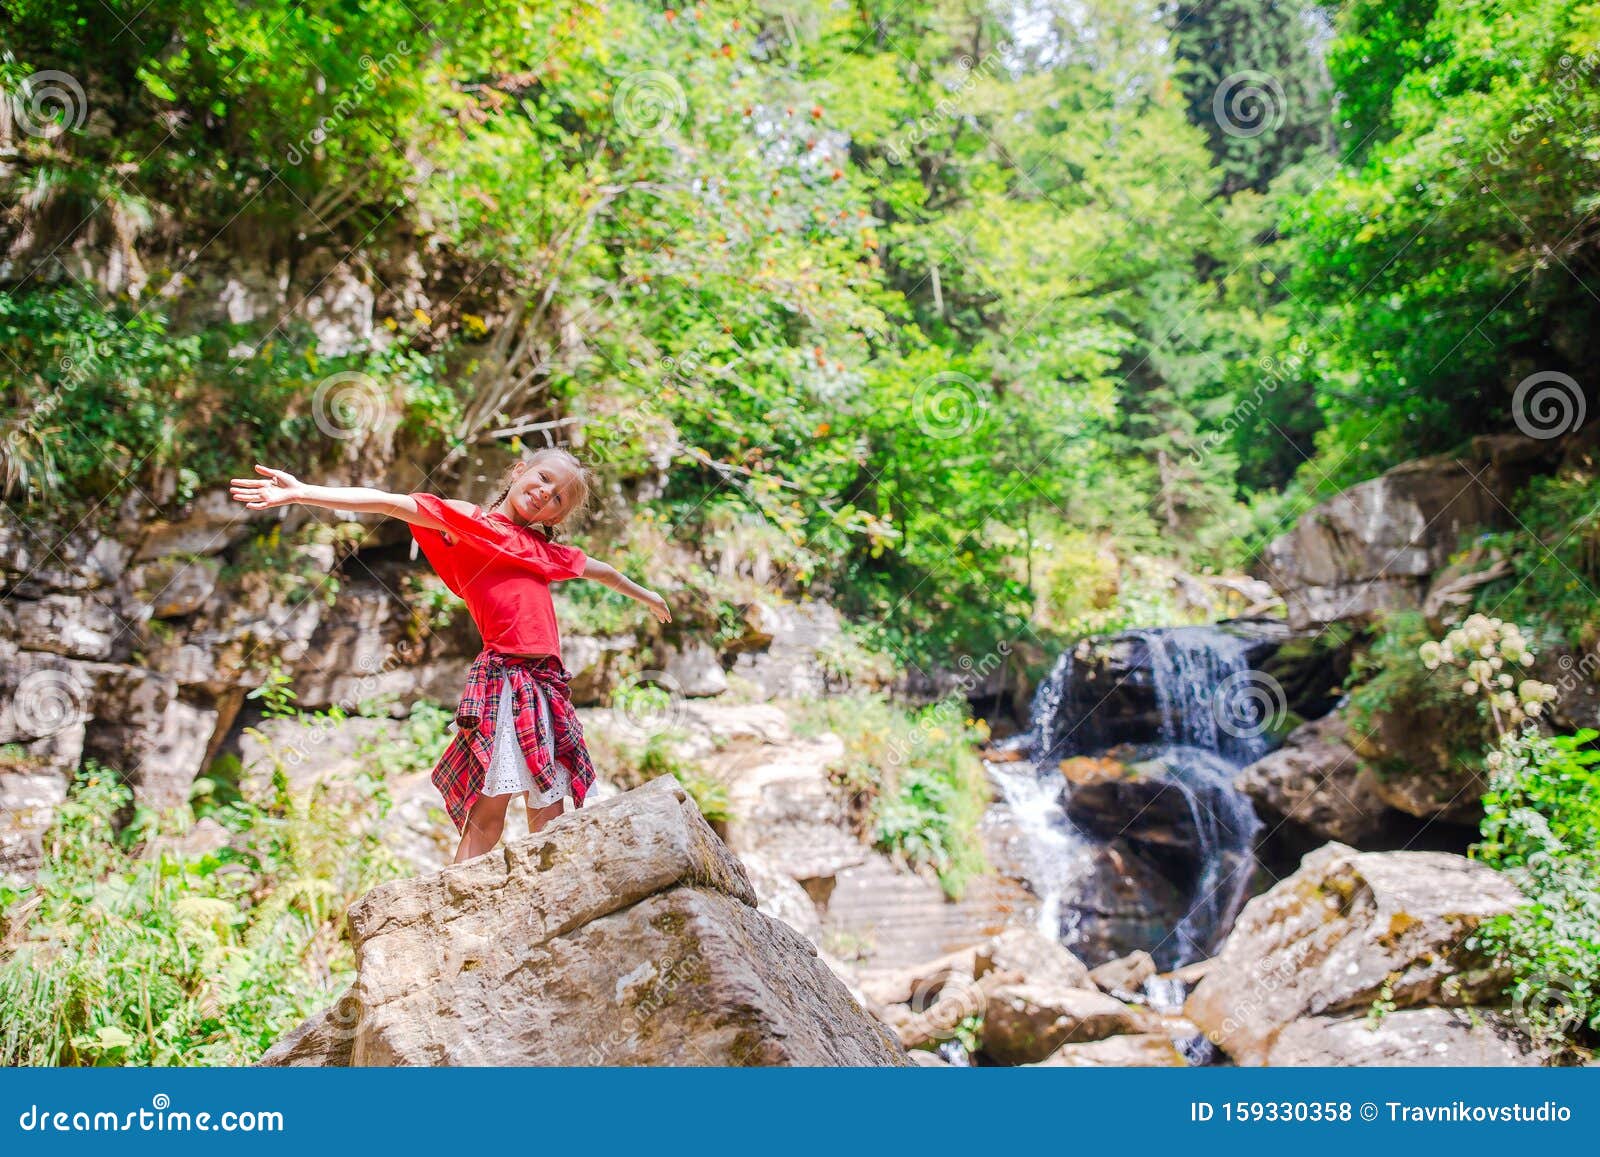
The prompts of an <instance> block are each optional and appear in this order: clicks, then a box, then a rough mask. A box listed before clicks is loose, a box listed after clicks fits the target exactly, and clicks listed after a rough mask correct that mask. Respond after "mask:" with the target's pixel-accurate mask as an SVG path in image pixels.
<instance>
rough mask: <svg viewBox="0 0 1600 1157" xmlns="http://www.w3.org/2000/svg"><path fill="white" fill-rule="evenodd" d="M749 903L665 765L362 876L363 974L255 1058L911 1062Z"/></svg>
mask: <svg viewBox="0 0 1600 1157" xmlns="http://www.w3.org/2000/svg"><path fill="white" fill-rule="evenodd" d="M755 903H756V897H755V894H754V892H753V891H752V889H751V887H750V883H749V881H748V879H747V878H746V877H745V873H744V870H743V868H742V867H741V866H740V864H739V862H738V861H737V860H736V859H734V858H733V856H732V855H731V854H730V853H729V852H728V850H727V848H726V847H725V846H724V845H723V844H722V842H721V841H720V840H718V839H717V838H716V836H715V834H714V833H713V832H712V831H711V829H710V827H709V826H708V825H707V824H706V823H705V821H704V820H703V819H702V818H701V817H700V814H699V812H698V811H697V810H696V809H695V807H694V804H693V802H692V801H691V800H690V799H689V797H688V796H687V794H686V793H685V792H684V791H683V789H682V788H681V787H679V786H678V785H677V783H676V781H675V780H673V779H672V778H671V777H668V776H663V777H661V778H659V779H656V780H652V781H651V782H649V783H647V784H646V785H644V786H643V787H640V788H637V789H636V790H634V791H631V792H627V793H624V794H622V795H620V796H617V797H614V798H613V799H610V800H605V801H602V802H601V803H598V804H594V805H591V806H590V807H586V808H583V809H580V810H578V811H574V812H570V813H568V814H567V815H565V816H562V817H561V818H560V819H557V820H556V821H554V822H553V823H552V824H550V826H549V827H547V828H546V829H545V830H544V831H542V832H540V833H538V834H536V835H533V836H529V837H527V838H525V839H522V840H519V841H516V842H514V843H512V844H508V845H506V846H505V847H504V848H503V849H502V850H498V851H495V852H491V853H488V854H486V855H483V856H479V857H477V858H476V859H473V860H470V861H468V862H467V863H465V864H459V865H452V866H451V867H448V868H446V869H444V871H442V872H439V873H437V874H435V875H431V876H424V877H419V878H415V879H410V880H400V881H394V882H391V883H388V884H384V885H381V886H380V887H378V888H375V889H373V890H372V891H371V892H369V893H368V894H367V895H366V896H364V897H363V898H362V899H361V900H360V901H358V902H357V903H356V904H355V905H354V906H352V908H351V910H350V934H351V939H352V941H353V943H354V945H355V949H356V957H357V962H358V979H357V982H356V984H355V986H354V988H353V990H352V992H351V994H349V996H348V998H347V1000H346V1002H345V1003H344V1006H343V1009H344V1010H343V1012H342V1013H341V1012H338V1011H337V1010H336V1011H335V1013H334V1014H323V1015H321V1016H319V1017H314V1018H312V1023H310V1024H308V1025H307V1026H303V1029H302V1030H300V1031H297V1032H296V1033H294V1034H291V1035H290V1036H289V1037H287V1038H285V1039H284V1040H283V1041H281V1042H280V1043H279V1044H278V1045H277V1046H275V1047H274V1048H273V1049H271V1050H269V1051H268V1053H267V1055H266V1056H264V1057H263V1058H262V1060H261V1062H260V1063H262V1064H297V1063H308V1062H320V1063H326V1064H339V1063H349V1064H353V1065H530V1064H627V1065H768V1064H805V1065H905V1064H908V1063H909V1062H908V1061H907V1060H906V1058H905V1056H904V1053H903V1052H902V1050H901V1049H900V1047H899V1045H898V1044H897V1043H896V1042H895V1041H894V1039H893V1037H892V1036H891V1035H890V1034H889V1033H888V1031H887V1030H886V1029H885V1028H884V1027H883V1026H882V1025H880V1024H878V1023H877V1022H876V1021H874V1020H873V1019H872V1018H870V1017H869V1016H868V1015H867V1014H866V1013H865V1012H863V1011H862V1009H861V1008H860V1006H859V1005H857V1004H856V1002H855V1001H854V1000H853V999H851V997H850V994H849V993H848V992H847V991H846V990H845V988H844V986H843V985H842V984H841V983H840V982H839V981H838V980H837V979H836V978H835V977H834V976H833V975H832V973H830V972H829V971H828V969H827V968H826V967H825V966H824V965H823V963H822V962H821V961H820V960H819V959H818V958H817V955H816V952H815V949H813V948H812V947H811V945H809V944H808V943H806V941H805V940H804V939H803V938H801V937H800V935H799V934H797V933H796V932H794V931H793V930H792V929H790V928H789V927H788V926H787V925H785V924H783V923H781V922H779V921H776V920H773V919H771V918H769V917H767V916H764V915H762V914H761V913H760V912H758V911H757V910H756V908H755ZM352 1002H353V1003H352ZM340 1025H343V1026H346V1027H345V1028H344V1029H343V1031H340V1027H339V1026H340Z"/></svg>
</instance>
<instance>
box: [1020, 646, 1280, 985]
mask: <svg viewBox="0 0 1600 1157" xmlns="http://www.w3.org/2000/svg"><path fill="white" fill-rule="evenodd" d="M1096 642H1098V643H1099V644H1100V647H1099V650H1100V659H1099V660H1098V662H1099V666H1098V667H1097V666H1096V660H1094V659H1093V656H1094V654H1095V651H1094V650H1093V649H1092V648H1091V649H1089V650H1085V651H1083V652H1082V653H1079V654H1076V655H1075V654H1074V652H1073V651H1070V650H1069V651H1067V652H1065V653H1063V654H1062V655H1061V656H1060V658H1059V659H1058V660H1057V662H1056V665H1055V667H1054V668H1053V669H1052V670H1051V672H1050V675H1049V677H1048V678H1047V679H1045V680H1044V681H1043V682H1042V683H1041V684H1040V685H1039V688H1038V690H1037V691H1036V692H1035V695H1034V698H1033V703H1032V711H1031V718H1030V721H1029V723H1030V726H1029V730H1028V731H1027V732H1026V733H1025V734H1024V735H1022V736H1019V737H1018V738H1017V739H1016V740H1014V741H1013V742H1012V743H1011V744H1008V745H1007V746H1009V747H1011V748H1012V749H1013V750H1015V751H1018V752H1026V753H1027V754H1028V756H1029V757H1030V760H1031V761H1030V762H1015V763H1009V764H998V763H997V764H990V765H989V772H990V776H991V778H992V779H993V780H994V781H995V783H996V786H997V787H998V788H999V789H1000V793H1001V796H1002V798H1003V800H1004V804H1003V806H1004V807H1005V808H1006V809H1007V810H1008V811H1009V813H1010V814H1011V816H1012V818H1013V821H1014V822H1015V824H1016V826H1017V827H1018V829H1019V830H1020V831H1021V832H1022V833H1023V835H1024V838H1025V840H1026V843H1027V845H1028V846H1027V855H1026V857H1025V859H1026V860H1027V861H1029V880H1030V883H1031V884H1032V885H1033V886H1034V890H1035V891H1036V892H1037V893H1038V895H1039V897H1040V900H1041V909H1042V910H1041V914H1040V923H1041V925H1042V926H1043V927H1045V928H1046V929H1047V930H1048V931H1050V932H1051V933H1052V934H1055V935H1059V936H1061V938H1062V939H1063V940H1064V941H1065V942H1068V943H1071V942H1072V939H1073V936H1074V928H1073V923H1072V915H1073V913H1074V911H1075V909H1073V907H1072V901H1073V899H1074V897H1075V896H1076V894H1077V889H1078V888H1079V886H1080V885H1081V884H1082V882H1083V880H1084V879H1085V878H1086V877H1087V875H1088V874H1089V872H1090V871H1091V870H1092V866H1093V860H1094V857H1095V856H1096V855H1097V854H1099V852H1098V848H1099V845H1100V843H1101V842H1102V841H1099V840H1097V839H1096V838H1095V837H1094V836H1092V835H1088V834H1086V833H1085V832H1084V831H1080V830H1079V828H1078V827H1077V826H1075V825H1074V824H1073V823H1072V821H1071V820H1070V819H1068V817H1067V816H1066V814H1065V813H1064V809H1063V807H1062V779H1061V776H1060V774H1059V772H1058V771H1057V770H1056V764H1057V762H1058V761H1059V760H1061V759H1063V758H1066V757H1068V756H1073V755H1092V754H1096V753H1098V752H1101V751H1104V750H1105V749H1107V748H1108V747H1110V746H1113V745H1117V747H1118V752H1117V754H1118V755H1119V756H1121V757H1124V758H1125V757H1126V756H1127V755H1128V754H1129V753H1130V752H1131V753H1132V754H1134V755H1135V756H1136V758H1137V759H1139V760H1141V761H1144V762H1145V764H1146V765H1156V764H1159V765H1160V771H1161V778H1160V779H1159V780H1155V781H1153V782H1156V783H1157V784H1158V791H1159V792H1165V791H1167V790H1173V791H1176V792H1177V793H1178V794H1179V796H1180V797H1181V799H1182V803H1183V806H1182V808H1168V809H1166V810H1167V811H1170V812H1171V814H1172V815H1173V816H1174V817H1181V816H1182V814H1183V813H1184V812H1185V811H1186V812H1187V816H1188V822H1189V825H1191V826H1192V839H1193V847H1192V849H1191V850H1192V854H1193V856H1194V858H1195V862H1196V864H1197V869H1196V871H1195V872H1194V875H1193V877H1192V878H1191V879H1186V880H1183V881H1175V883H1180V884H1181V885H1182V886H1183V887H1184V888H1185V892H1186V894H1187V895H1188V897H1189V900H1188V901H1187V904H1188V907H1187V910H1186V911H1184V912H1183V915H1182V917H1181V919H1178V920H1177V922H1176V924H1175V925H1174V926H1172V927H1171V928H1170V932H1169V934H1168V936H1167V937H1166V939H1165V940H1163V941H1162V943H1161V944H1159V945H1145V946H1144V947H1146V948H1147V949H1149V950H1150V951H1152V952H1154V953H1155V954H1156V955H1157V957H1158V959H1163V960H1166V961H1169V962H1170V963H1169V964H1168V967H1176V966H1177V965H1181V964H1184V963H1187V962H1189V961H1193V960H1197V959H1201V958H1203V957H1205V956H1208V955H1210V954H1211V953H1212V952H1213V951H1214V950H1215V948H1216V945H1217V942H1218V941H1219V940H1220V938H1221V936H1222V935H1223V934H1225V933H1226V931H1227V929H1228V927H1229V926H1230V925H1231V923H1232V920H1233V918H1234V917H1235V916H1236V915H1237V913H1238V909H1239V907H1240V906H1242V904H1243V903H1244V900H1245V899H1246V893H1247V891H1248V888H1249V881H1250V875H1251V871H1252V869H1253V867H1254V857H1253V852H1252V847H1253V841H1254V837H1255V833H1256V831H1257V829H1258V828H1259V823H1260V821H1259V820H1258V819H1257V818H1256V815H1255V811H1254V809H1253V807H1252V806H1251V804H1250V801H1249V800H1248V799H1247V798H1246V797H1245V796H1244V795H1243V794H1242V793H1241V792H1239V791H1238V790H1237V789H1235V787H1234V786H1233V778H1234V775H1235V773H1236V772H1237V771H1238V770H1239V768H1241V767H1243V766H1244V765H1245V764H1247V763H1250V762H1252V761H1254V760H1256V759H1259V758H1260V757H1261V756H1262V755H1264V754H1266V752H1267V751H1268V750H1269V749H1270V748H1271V745H1272V735H1271V733H1270V729H1269V725H1270V724H1272V723H1274V722H1276V720H1277V719H1278V718H1280V717H1281V715H1282V713H1283V712H1284V711H1285V710H1286V707H1285V705H1284V704H1283V703H1282V697H1283V693H1282V691H1281V689H1279V688H1278V686H1277V684H1276V683H1275V682H1274V681H1273V680H1272V679H1270V678H1269V677H1267V676H1265V675H1262V674H1261V673H1260V672H1258V671H1256V670H1253V669H1252V658H1251V657H1252V654H1256V655H1259V654H1260V642H1261V641H1260V639H1255V640H1252V639H1251V638H1249V637H1248V636H1244V635H1241V634H1236V633H1233V632H1230V631H1228V630H1225V629H1219V628H1216V627H1171V628H1151V629H1143V630H1136V631H1129V632H1127V633H1125V634H1123V635H1119V636H1115V637H1113V638H1111V639H1109V640H1097V641H1096ZM1112 652H1114V653H1115V658H1114V659H1113V660H1107V659H1106V658H1105V655H1106V654H1108V653H1112ZM1107 671H1111V672H1113V673H1114V674H1115V679H1114V680H1111V679H1107V678H1105V675H1106V673H1107ZM1096 680H1099V681H1098V682H1097V681H1096ZM1119 695H1120V696H1121V697H1122V699H1123V700H1124V701H1123V702H1121V704H1120V706H1118V705H1116V704H1111V705H1110V706H1108V704H1110V702H1111V700H1113V699H1114V698H1115V697H1117V696H1119ZM1130 705H1131V706H1130ZM1114 708H1115V709H1114ZM1124 745H1126V749H1125V748H1124ZM1068 790H1069V791H1070V790H1071V789H1070V787H1069V789H1068Z"/></svg>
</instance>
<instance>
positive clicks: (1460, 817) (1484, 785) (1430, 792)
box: [1372, 764, 1489, 825]
mask: <svg viewBox="0 0 1600 1157" xmlns="http://www.w3.org/2000/svg"><path fill="white" fill-rule="evenodd" d="M1372 790H1373V794H1374V795H1376V796H1377V797H1378V799H1379V800H1380V801H1382V802H1383V803H1384V804H1386V805H1387V806H1389V807H1392V808H1394V809H1395V810H1396V811H1401V812H1405V813H1406V815H1409V816H1416V817H1417V818H1418V819H1424V820H1440V821H1443V822H1444V823H1452V824H1473V825H1475V824H1477V822H1478V821H1479V820H1480V819H1482V818H1483V793H1484V792H1486V791H1488V790H1489V783H1488V781H1487V780H1486V779H1485V778H1484V777H1483V776H1482V775H1480V774H1479V773H1478V772H1475V771H1472V770H1470V769H1468V768H1465V767H1462V766H1461V765H1460V764H1456V765H1454V766H1452V767H1450V768H1448V769H1437V770H1436V769H1433V768H1427V769H1419V768H1410V769H1408V770H1406V771H1397V772H1393V773H1389V774H1379V775H1377V776H1376V777H1374V779H1373V783H1372Z"/></svg>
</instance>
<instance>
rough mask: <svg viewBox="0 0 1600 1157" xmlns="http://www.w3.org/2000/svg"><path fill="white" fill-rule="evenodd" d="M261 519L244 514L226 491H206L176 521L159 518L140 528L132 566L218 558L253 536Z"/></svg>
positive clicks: (257, 515)
mask: <svg viewBox="0 0 1600 1157" xmlns="http://www.w3.org/2000/svg"><path fill="white" fill-rule="evenodd" d="M259 521H262V516H261V515H260V514H259V513H258V512H256V511H253V510H246V509H245V508H244V507H242V506H240V505H239V504H238V503H237V502H234V501H233V499H232V498H230V497H229V495H228V492H227V491H226V490H221V489H219V490H208V491H206V492H205V493H204V494H201V495H199V496H197V497H196V498H195V500H194V501H193V502H191V503H189V504H188V506H186V507H185V508H184V511H183V513H182V514H180V515H179V516H178V517H176V518H172V519H165V518H160V519H156V520H155V521H152V522H150V523H148V524H147V525H145V526H144V527H142V528H141V531H142V533H141V537H140V540H139V548H138V550H137V551H135V553H134V556H133V560H134V561H135V562H149V561H151V560H152V559H157V558H161V557H162V556H163V555H169V554H200V555H206V554H221V553H222V552H223V551H225V550H227V549H228V548H229V547H230V546H233V545H234V544H235V543H238V542H243V541H244V540H245V539H246V538H248V537H250V535H251V534H253V533H255V530H256V526H255V525H254V524H255V523H257V522H259Z"/></svg>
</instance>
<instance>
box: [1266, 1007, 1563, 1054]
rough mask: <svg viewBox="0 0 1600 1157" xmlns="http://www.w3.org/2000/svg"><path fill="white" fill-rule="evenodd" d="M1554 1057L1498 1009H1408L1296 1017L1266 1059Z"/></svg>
mask: <svg viewBox="0 0 1600 1157" xmlns="http://www.w3.org/2000/svg"><path fill="white" fill-rule="evenodd" d="M1549 1055H1550V1054H1549V1051H1548V1050H1545V1049H1541V1048H1538V1047H1537V1046H1535V1045H1534V1043H1533V1042H1532V1041H1531V1040H1530V1039H1529V1038H1528V1037H1527V1035H1526V1034H1524V1033H1523V1032H1522V1031H1521V1030H1519V1029H1518V1028H1517V1027H1516V1025H1515V1024H1514V1023H1513V1022H1512V1021H1511V1019H1510V1018H1509V1017H1508V1016H1506V1015H1505V1014H1504V1013H1502V1012H1497V1011H1495V1010H1493V1009H1476V1008H1474V1009H1465V1008H1405V1009H1401V1010H1400V1011H1399V1012H1391V1013H1387V1014H1386V1015H1384V1016H1383V1017H1381V1018H1378V1019H1376V1020H1374V1019H1373V1018H1371V1017H1368V1016H1366V1015H1352V1016H1343V1017H1326V1016H1312V1017H1306V1018H1305V1019H1304V1020H1297V1021H1295V1022H1294V1023H1293V1024H1291V1025H1289V1026H1288V1027H1287V1028H1285V1029H1284V1030H1283V1032H1281V1033H1280V1034H1278V1039H1277V1041H1276V1042H1274V1044H1273V1046H1272V1051H1271V1052H1270V1053H1268V1054H1267V1061H1266V1063H1267V1064H1269V1065H1278V1066H1290V1065H1293V1066H1311V1065H1316V1066H1326V1065H1345V1066H1351V1065H1387V1066H1397V1065H1404V1066H1411V1067H1417V1066H1424V1065H1431V1066H1441V1065H1473V1066H1478V1065H1482V1066H1508V1065H1510V1066H1519V1067H1536V1066H1539V1065H1543V1064H1545V1063H1546V1062H1547V1061H1548V1059H1549Z"/></svg>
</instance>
